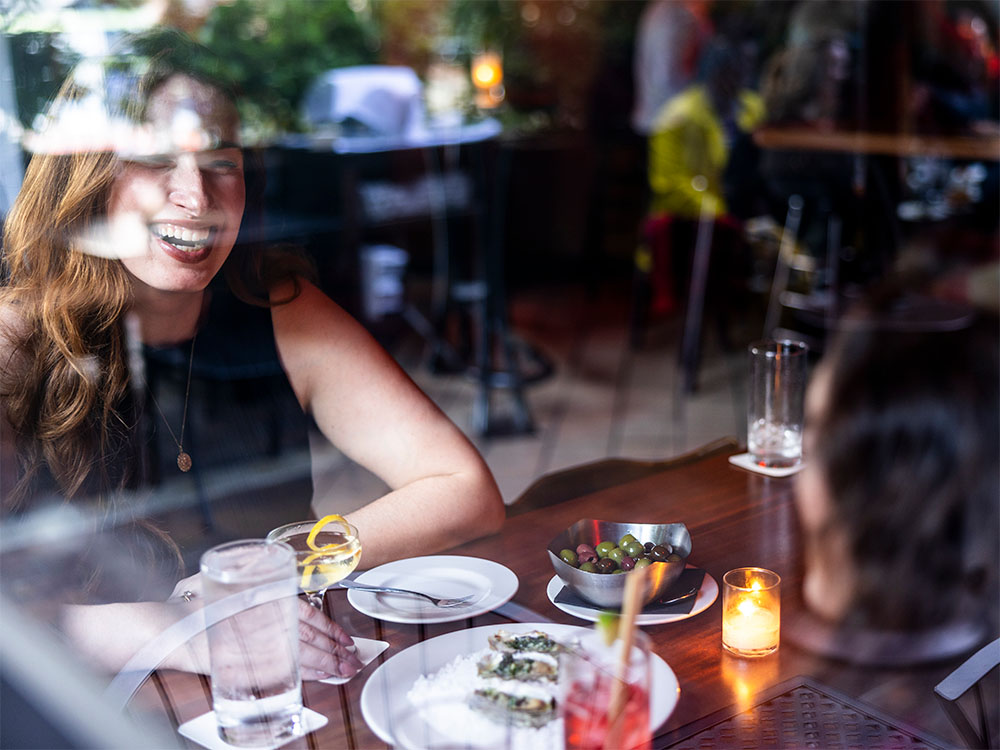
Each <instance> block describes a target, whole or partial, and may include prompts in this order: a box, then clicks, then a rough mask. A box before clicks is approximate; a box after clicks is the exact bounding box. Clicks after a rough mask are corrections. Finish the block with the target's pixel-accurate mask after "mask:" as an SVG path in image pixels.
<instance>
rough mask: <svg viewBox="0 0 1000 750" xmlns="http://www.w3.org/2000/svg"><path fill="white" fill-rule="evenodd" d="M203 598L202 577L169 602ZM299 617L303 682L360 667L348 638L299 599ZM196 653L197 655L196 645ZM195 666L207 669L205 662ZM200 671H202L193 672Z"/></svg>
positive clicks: (184, 583)
mask: <svg viewBox="0 0 1000 750" xmlns="http://www.w3.org/2000/svg"><path fill="white" fill-rule="evenodd" d="M201 596H202V586H201V574H198V573H196V574H195V575H193V576H189V577H188V578H184V579H182V580H180V581H178V582H177V585H176V586H175V587H174V592H173V594H171V596H170V599H171V600H172V601H176V600H182V601H189V602H197V601H198V600H199V599H201ZM298 614H299V672H300V673H301V675H302V679H304V680H324V679H326V678H327V677H353V676H354V675H355V674H357V673H358V670H360V669H361V667H362V664H361V662H360V661H359V660H358V657H357V655H356V654H355V647H354V641H353V640H352V639H351V636H349V635H348V634H347V632H346V631H345V630H344V629H343V628H342V627H340V625H338V624H337V623H335V622H333V621H332V620H331V619H330V618H328V617H327V616H326V615H324V614H323V613H322V612H320V611H319V610H318V609H317V608H316V607H313V606H312V605H310V604H309V603H308V602H307V601H305V600H304V599H302V598H299V600H298ZM194 650H195V652H196V653H197V652H198V651H199V648H198V644H195V649H194ZM196 663H198V664H204V665H206V669H205V670H204V671H206V672H207V664H208V662H207V660H205V659H197V658H196ZM196 671H201V670H196Z"/></svg>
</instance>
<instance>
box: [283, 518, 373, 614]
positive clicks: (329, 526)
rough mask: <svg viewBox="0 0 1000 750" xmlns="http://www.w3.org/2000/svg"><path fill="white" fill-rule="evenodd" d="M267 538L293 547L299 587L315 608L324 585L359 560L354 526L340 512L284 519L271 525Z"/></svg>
mask: <svg viewBox="0 0 1000 750" xmlns="http://www.w3.org/2000/svg"><path fill="white" fill-rule="evenodd" d="M267 539H268V541H272V542H275V541H279V542H284V543H285V544H287V545H289V546H290V547H291V548H292V549H294V550H295V561H296V566H297V568H298V573H299V590H300V591H302V593H303V594H305V596H306V600H307V601H308V602H309V603H310V604H312V605H313V606H314V607H316V609H319V610H322V609H323V601H324V599H325V596H326V592H327V589H329V588H330V587H331V586H333V585H334V584H335V583H337V582H338V581H340V580H342V579H343V578H345V577H347V576H348V575H349V574H350V573H351V572H352V571H353V570H354V569H355V568H356V567H358V561H360V560H361V540H360V539H359V538H358V530H357V528H355V527H354V526H352V525H351V524H349V523H348V522H347V521H346V520H345V519H344V517H343V516H338V515H330V516H326V517H324V518H322V519H321V520H319V521H296V522H295V523H288V524H285V525H284V526H279V527H278V528H276V529H272V530H271V532H270V533H269V534H268V535H267ZM327 614H328V615H329V614H330V613H329V612H327Z"/></svg>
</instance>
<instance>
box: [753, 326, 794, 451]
mask: <svg viewBox="0 0 1000 750" xmlns="http://www.w3.org/2000/svg"><path fill="white" fill-rule="evenodd" d="M808 353H809V347H807V346H806V345H805V344H804V343H802V342H801V341H787V340H784V341H758V342H756V343H753V344H751V345H750V388H749V390H748V392H747V450H748V451H749V452H750V456H751V458H752V459H753V461H754V463H756V464H757V465H758V466H763V467H766V468H785V467H789V466H795V465H796V464H798V463H799V462H800V461H801V460H802V422H803V413H804V401H805V393H806V363H807V359H808V356H807V355H808Z"/></svg>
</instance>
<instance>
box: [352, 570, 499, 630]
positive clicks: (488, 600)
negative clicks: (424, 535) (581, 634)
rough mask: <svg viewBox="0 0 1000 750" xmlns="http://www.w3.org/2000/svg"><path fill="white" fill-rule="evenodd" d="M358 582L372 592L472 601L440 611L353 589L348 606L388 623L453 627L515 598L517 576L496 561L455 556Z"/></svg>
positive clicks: (418, 601)
mask: <svg viewBox="0 0 1000 750" xmlns="http://www.w3.org/2000/svg"><path fill="white" fill-rule="evenodd" d="M355 581H357V582H358V583H365V584H368V585H369V586H393V587H395V588H399V589H412V590H413V591H423V592H425V593H427V594H430V595H432V596H437V597H442V598H443V597H449V598H453V597H454V598H457V597H461V596H469V595H470V594H471V595H472V599H470V600H469V602H468V603H467V604H462V605H460V606H458V607H449V608H448V609H441V608H439V607H435V606H434V605H433V604H431V603H430V602H429V601H426V600H425V599H422V598H420V597H419V596H410V595H408V594H383V593H378V594H376V593H373V592H370V591H359V590H358V589H351V590H350V591H348V592H347V601H349V602H350V603H351V606H352V607H354V608H355V609H356V610H358V612H361V613H362V614H365V615H368V616H369V617H374V618H375V619H377V620H386V621H387V622H404V623H418V622H423V623H434V622H454V621H455V620H464V619H466V618H467V617H475V616H476V615H481V614H483V613H485V612H491V611H492V610H494V609H496V608H497V607H499V606H500V605H501V604H506V603H507V602H508V601H510V600H511V599H512V598H513V596H514V594H516V593H517V586H518V580H517V576H516V575H514V571H512V570H511V569H510V568H507V567H505V566H503V565H501V564H500V563H497V562H493V561H492V560H484V559H482V558H480V557H460V556H457V555H430V556H428V557H411V558H408V559H406V560H396V561H395V562H391V563H386V564H385V565H380V566H378V567H377V568H372V569H371V570H368V571H365V572H364V573H362V574H361V575H359V576H358V577H357V578H356V579H355Z"/></svg>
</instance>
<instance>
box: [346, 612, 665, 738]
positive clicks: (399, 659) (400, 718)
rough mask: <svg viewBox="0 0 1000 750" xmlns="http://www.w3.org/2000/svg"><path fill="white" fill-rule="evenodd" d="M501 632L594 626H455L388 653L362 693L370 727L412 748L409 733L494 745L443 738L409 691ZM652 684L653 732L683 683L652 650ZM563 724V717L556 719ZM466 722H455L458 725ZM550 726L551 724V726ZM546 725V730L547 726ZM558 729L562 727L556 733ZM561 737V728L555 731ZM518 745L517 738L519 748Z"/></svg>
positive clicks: (568, 634)
mask: <svg viewBox="0 0 1000 750" xmlns="http://www.w3.org/2000/svg"><path fill="white" fill-rule="evenodd" d="M498 630H506V631H507V632H508V633H524V632H527V631H529V630H541V631H544V632H546V633H548V634H549V635H551V636H552V637H553V638H555V639H557V640H563V641H568V640H572V639H574V638H581V637H583V636H585V635H587V634H589V633H592V632H593V630H592V629H591V628H590V627H586V628H583V627H579V626H576V625H562V624H559V623H554V622H545V623H539V622H536V623H530V622H510V623H504V624H502V625H483V626H480V627H476V628H468V629H466V630H455V631H452V632H451V633H445V634H444V635H440V636H438V637H436V638H430V639H428V640H426V641H424V642H423V643H418V644H416V645H414V646H410V647H409V648H407V649H403V650H402V651H400V652H399V653H398V654H395V655H393V656H392V657H390V658H389V659H388V660H387V661H386V662H385V663H384V664H382V666H380V667H379V668H378V669H376V670H375V672H374V673H373V674H372V676H371V677H370V678H369V679H368V682H367V683H365V687H364V689H363V690H362V691H361V715H362V716H363V717H364V719H365V721H366V722H367V723H368V726H369V728H370V729H371V730H372V731H373V732H374V733H375V734H376V735H377V736H378V737H379V739H381V740H382V741H383V742H387V743H388V744H390V745H396V746H401V747H406V746H411V745H413V744H414V743H412V742H409V741H408V740H407V737H410V738H413V737H419V738H421V742H420V743H419V746H420V747H423V748H427V747H431V746H436V747H448V748H456V747H461V748H465V750H469V748H482V747H490V746H491V745H492V744H493V741H492V739H491V738H488V737H480V736H466V737H463V738H462V740H461V741H459V742H456V741H454V740H449V739H448V738H444V737H442V736H441V735H440V734H439V733H438V732H436V731H435V730H434V729H433V728H432V727H430V726H429V725H427V724H426V722H424V721H423V719H422V718H421V717H420V714H419V711H417V710H416V709H415V707H414V706H413V705H412V704H411V703H410V701H409V699H408V698H407V693H409V692H410V688H411V687H413V684H414V683H415V682H416V681H417V678H418V677H420V676H421V675H430V674H432V673H434V672H437V671H438V670H439V669H441V668H442V667H444V666H446V665H448V664H449V663H450V662H452V660H454V659H455V657H456V656H461V655H466V654H472V653H475V652H477V651H482V650H483V649H485V648H486V647H487V642H488V641H487V639H488V638H489V636H491V635H493V633H495V632H497V631H498ZM651 671H652V687H651V691H650V694H651V695H655V696H656V699H655V700H653V701H650V704H651V705H650V713H649V726H650V729H652V731H653V733H654V734H655V732H656V730H657V729H658V728H659V727H660V725H661V724H663V722H665V721H666V720H667V719H668V718H670V714H671V713H673V710H674V708H675V707H676V706H677V700H678V698H679V697H680V691H681V689H680V684H679V683H678V682H677V676H676V675H675V674H674V671H673V670H672V669H671V668H670V666H669V665H668V664H667V663H666V662H665V661H664V660H663V659H662V658H660V657H659V656H657V655H656V654H653V659H652V670H651ZM555 721H558V722H561V721H562V720H561V719H555ZM462 726H463V725H462V724H460V723H458V724H456V728H457V729H459V730H460V729H461V727H462ZM549 726H552V725H551V724H550V725H549ZM548 728H549V727H546V728H545V729H548ZM555 730H558V731H555ZM553 731H554V732H555V733H556V734H558V736H559V737H560V738H561V737H562V729H561V728H559V727H555V728H554V730H553ZM516 745H517V743H516V742H515V746H516Z"/></svg>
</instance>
